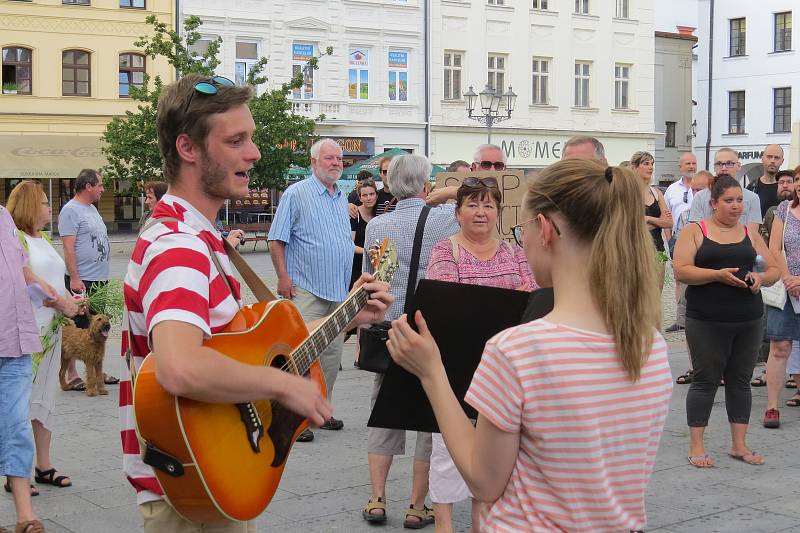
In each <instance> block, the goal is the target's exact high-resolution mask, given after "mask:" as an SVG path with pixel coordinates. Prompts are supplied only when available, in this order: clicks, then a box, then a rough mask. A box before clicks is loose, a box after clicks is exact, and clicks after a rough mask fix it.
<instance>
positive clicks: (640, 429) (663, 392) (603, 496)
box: [466, 320, 672, 533]
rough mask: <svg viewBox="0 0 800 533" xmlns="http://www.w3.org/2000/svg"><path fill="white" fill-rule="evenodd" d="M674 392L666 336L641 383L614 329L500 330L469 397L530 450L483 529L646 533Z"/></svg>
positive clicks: (543, 325)
mask: <svg viewBox="0 0 800 533" xmlns="http://www.w3.org/2000/svg"><path fill="white" fill-rule="evenodd" d="M671 391H672V376H671V374H670V369H669V363H668V362H667V346H666V343H665V342H664V339H663V338H662V337H661V335H660V334H658V333H656V336H655V340H654V342H653V347H652V349H651V351H650V355H649V357H648V360H647V362H646V363H645V364H644V366H643V367H642V373H641V379H639V380H638V381H637V382H635V383H633V382H631V381H630V379H629V378H628V376H627V374H626V372H625V371H624V369H623V368H622V366H621V365H620V363H619V360H618V357H617V353H616V343H615V342H614V339H613V337H612V336H611V335H605V334H601V333H597V332H592V331H585V330H580V329H575V328H571V327H567V326H564V325H560V324H553V323H551V322H548V321H546V320H535V321H532V322H529V323H527V324H523V325H521V326H517V327H514V328H511V329H508V330H505V331H503V332H501V333H499V334H497V335H496V336H495V337H494V338H493V339H491V340H490V341H489V342H488V343H487V344H486V348H485V350H484V353H483V357H482V359H481V363H480V365H479V367H478V370H477V371H476V372H475V377H474V378H473V380H472V385H471V386H470V389H469V392H468V393H467V396H466V401H467V402H469V403H470V404H471V405H472V406H473V407H475V408H476V409H477V410H478V412H479V413H480V416H482V417H486V418H487V419H488V421H490V422H491V423H492V424H493V425H495V426H496V427H497V428H499V429H501V430H502V431H508V432H514V433H516V432H519V433H520V447H519V454H518V456H517V461H516V463H515V465H514V469H513V471H512V473H511V478H510V479H509V482H508V485H507V486H506V489H505V492H504V493H503V495H502V496H501V497H500V499H499V500H497V501H496V502H495V503H494V504H492V506H491V508H490V509H489V511H488V513H487V514H486V515H485V516H483V517H482V522H483V524H482V528H481V531H486V532H507V533H519V532H523V531H536V532H539V531H542V532H544V531H547V532H551V531H569V532H571V533H573V532H581V531H585V532H592V533H597V532H603V531H609V532H611V531H614V532H619V531H632V530H643V529H644V528H645V522H646V518H645V505H644V498H645V490H646V488H647V483H648V481H649V479H650V475H651V474H652V471H653V463H654V462H655V458H656V452H657V451H658V443H659V440H660V438H661V432H662V430H663V428H664V422H665V420H666V417H667V410H668V406H669V397H670V393H671Z"/></svg>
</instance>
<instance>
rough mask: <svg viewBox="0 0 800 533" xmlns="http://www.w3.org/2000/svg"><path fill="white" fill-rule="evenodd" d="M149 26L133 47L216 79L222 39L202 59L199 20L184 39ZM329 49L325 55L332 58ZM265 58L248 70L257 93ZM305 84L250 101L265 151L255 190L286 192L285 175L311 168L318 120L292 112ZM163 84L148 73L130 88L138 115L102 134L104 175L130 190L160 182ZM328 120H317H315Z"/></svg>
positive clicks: (188, 25) (314, 63) (253, 177)
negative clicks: (158, 130) (292, 97)
mask: <svg viewBox="0 0 800 533" xmlns="http://www.w3.org/2000/svg"><path fill="white" fill-rule="evenodd" d="M146 22H147V23H148V24H150V25H151V26H152V27H153V34H152V35H148V36H142V37H140V38H139V40H137V41H136V42H135V43H134V46H137V47H139V48H141V49H142V51H143V53H144V54H145V55H146V56H149V57H150V58H151V59H155V58H156V57H163V58H165V59H166V60H167V62H168V63H169V64H170V65H172V66H173V67H174V68H175V70H176V72H177V74H178V76H179V77H182V76H185V75H187V74H201V75H205V76H213V75H214V71H215V69H216V68H217V67H218V66H219V65H220V60H219V59H218V58H217V55H218V54H219V50H220V44H221V43H222V38H221V37H218V38H217V39H215V40H213V41H211V43H210V44H209V46H208V48H207V49H206V51H205V52H204V53H203V54H202V55H198V54H197V53H196V52H193V51H192V50H191V47H192V45H194V44H195V43H196V42H197V41H199V40H200V38H201V35H200V32H199V31H198V28H199V27H200V25H201V24H202V22H201V21H200V19H199V18H198V17H196V16H191V17H188V18H187V19H186V20H185V22H184V35H185V38H184V37H181V35H180V34H179V33H178V32H176V31H173V30H171V29H170V28H169V27H168V26H167V24H165V23H163V22H159V20H158V19H157V18H156V17H155V16H154V15H150V16H148V17H147V19H146ZM332 53H333V49H332V48H330V47H328V48H327V49H326V50H325V51H324V52H323V53H322V54H321V55H323V56H324V55H330V54H332ZM267 62H268V60H267V58H264V57H262V58H261V59H260V60H259V61H258V62H257V63H256V65H255V66H254V67H253V68H252V69H251V70H250V72H249V73H248V76H247V83H248V84H250V85H252V86H253V87H254V88H255V87H256V86H258V85H261V84H263V83H266V82H267V79H266V77H264V76H263V75H262V73H263V70H264V68H265V67H266V65H267ZM305 68H306V69H314V70H315V69H317V68H318V58H316V57H312V58H311V59H310V60H309V62H308V64H307V65H306V66H305ZM302 85H303V74H302V73H299V74H297V75H296V76H294V77H293V78H292V79H291V80H290V81H288V82H286V83H282V84H281V85H280V86H279V87H276V88H273V89H271V90H266V91H264V92H262V93H261V94H260V95H258V96H256V97H255V98H253V99H252V101H251V102H250V110H251V112H252V114H253V120H254V121H255V124H256V131H255V134H254V137H253V140H254V142H255V143H256V145H257V146H258V148H259V150H260V151H261V160H260V161H258V162H257V163H256V164H255V166H254V168H253V171H252V172H251V173H250V186H251V188H269V187H277V188H285V187H286V172H287V171H288V169H289V167H290V166H292V165H297V166H307V165H308V164H309V157H308V149H309V147H310V145H311V143H312V142H313V140H314V127H315V124H316V121H315V120H314V119H310V118H306V117H303V116H300V115H295V114H293V113H292V102H291V101H290V100H289V99H288V96H289V95H290V94H291V92H292V90H293V89H299V88H301V87H302ZM163 86H164V83H163V81H162V80H161V77H160V76H155V78H152V79H151V77H150V76H149V75H147V74H145V76H144V83H143V85H142V86H141V87H136V86H134V85H130V97H131V98H132V99H133V100H135V101H136V102H138V103H137V107H136V110H135V111H127V112H126V113H125V116H124V117H115V118H114V119H113V120H112V121H111V122H110V123H109V124H108V126H106V131H105V133H104V135H103V141H104V142H103V146H102V150H103V154H104V155H105V157H106V159H107V160H108V165H107V166H105V167H104V168H103V169H102V170H103V174H104V176H105V177H106V178H108V179H111V180H118V181H126V182H128V183H129V184H130V186H131V187H138V186H139V184H140V183H142V182H146V181H150V180H162V179H163V174H162V164H161V155H160V153H159V150H158V140H157V134H156V114H157V112H158V98H159V96H160V95H161V91H162V89H163ZM322 119H324V116H322V115H320V116H319V117H317V119H316V120H317V121H319V120H322Z"/></svg>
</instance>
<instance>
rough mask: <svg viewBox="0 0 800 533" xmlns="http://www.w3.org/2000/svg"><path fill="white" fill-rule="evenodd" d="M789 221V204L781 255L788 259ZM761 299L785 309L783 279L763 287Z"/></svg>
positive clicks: (784, 221) (771, 305)
mask: <svg viewBox="0 0 800 533" xmlns="http://www.w3.org/2000/svg"><path fill="white" fill-rule="evenodd" d="M788 222H789V206H788V205H787V206H786V215H785V216H784V217H783V238H782V239H781V255H783V260H784V261H786V249H785V244H786V227H787V223H788ZM761 299H762V300H763V301H764V303H765V304H766V305H768V306H770V307H775V308H777V309H780V310H781V311H782V310H783V308H784V306H785V305H786V287H785V286H784V285H783V280H781V279H780V278H778V281H776V282H775V283H773V284H772V285H770V286H769V287H761Z"/></svg>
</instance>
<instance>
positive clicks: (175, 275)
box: [119, 194, 240, 505]
mask: <svg viewBox="0 0 800 533" xmlns="http://www.w3.org/2000/svg"><path fill="white" fill-rule="evenodd" d="M153 218H155V219H159V218H176V219H178V220H180V222H160V223H157V224H153V226H151V227H150V228H148V229H147V230H146V231H144V233H142V234H141V235H140V236H139V239H138V240H137V241H136V245H135V246H134V248H133V253H132V254H131V261H130V263H129V264H128V273H127V275H126V276H125V287H124V292H125V307H126V309H127V311H128V321H129V326H128V327H129V328H130V337H131V352H132V354H133V360H134V362H135V364H136V368H137V369H138V368H139V367H140V366H141V364H142V361H144V358H145V356H147V354H148V353H149V352H150V347H149V336H150V333H152V331H153V328H154V327H155V326H156V324H159V323H160V322H164V321H168V320H176V321H178V322H186V323H189V324H192V325H194V326H196V327H198V328H199V329H201V330H202V331H203V336H204V337H205V338H209V337H211V335H213V334H214V333H217V332H219V331H220V330H222V329H224V328H225V326H227V325H228V322H230V321H231V319H232V318H233V316H234V315H235V314H236V312H237V311H238V310H239V301H240V287H239V282H238V281H237V280H236V278H234V277H233V269H232V266H231V264H230V261H229V260H228V256H227V254H226V253H225V248H224V244H223V242H222V236H221V235H220V234H219V232H218V231H217V230H216V229H215V228H214V226H213V225H212V224H211V222H209V220H208V219H207V218H205V217H204V216H203V214H202V213H200V212H199V211H198V210H197V209H196V208H195V207H194V206H192V205H191V204H190V203H189V202H187V201H186V200H183V199H182V198H179V197H177V196H172V195H169V194H165V195H164V196H163V197H162V198H161V201H159V202H158V203H157V204H156V206H155V209H154V210H153ZM209 249H211V250H213V253H214V254H215V255H216V256H217V259H219V263H220V266H221V267H222V269H223V271H224V272H219V271H217V268H216V266H214V262H213V261H212V260H211V256H210V255H209V254H210V253H211V252H210V251H209ZM222 276H225V277H226V278H227V279H228V283H229V284H230V286H231V288H232V289H233V294H231V290H230V289H229V288H228V284H226V283H225V280H224V279H223V278H222ZM127 347H128V343H127V335H125V334H123V336H122V356H123V357H124V356H125V352H126V350H127ZM121 366H122V369H121V370H122V379H121V382H120V389H119V419H120V424H121V426H122V428H121V434H120V436H121V438H122V467H123V470H124V472H125V476H126V477H127V478H128V481H129V482H130V484H131V485H133V487H134V489H136V496H137V503H138V504H140V505H141V504H143V503H145V502H148V501H153V500H157V499H160V498H161V497H162V495H163V491H162V490H161V486H160V485H159V483H158V480H157V479H156V477H155V474H154V473H153V469H152V468H150V467H149V466H147V465H146V464H144V463H143V462H142V459H141V457H140V451H141V450H140V447H139V441H138V440H137V438H136V430H135V427H136V419H135V416H134V412H133V388H132V386H131V376H130V372H129V369H128V366H127V364H126V362H125V360H124V359H123V364H122V365H121Z"/></svg>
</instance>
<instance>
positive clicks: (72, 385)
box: [64, 378, 86, 392]
mask: <svg viewBox="0 0 800 533" xmlns="http://www.w3.org/2000/svg"><path fill="white" fill-rule="evenodd" d="M64 390H67V391H77V392H83V391H85V390H86V383H84V382H83V380H82V379H81V378H75V379H73V380H72V381H70V382H69V383H67V388H66V389H64Z"/></svg>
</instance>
